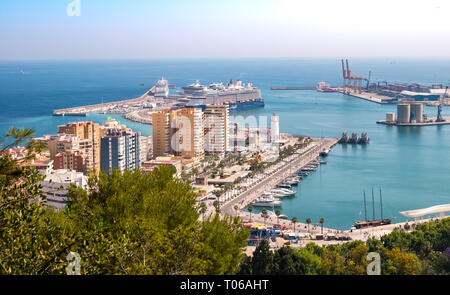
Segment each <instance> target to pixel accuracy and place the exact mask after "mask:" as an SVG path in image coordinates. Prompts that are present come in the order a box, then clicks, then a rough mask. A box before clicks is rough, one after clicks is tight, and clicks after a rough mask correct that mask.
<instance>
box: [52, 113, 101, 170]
mask: <svg viewBox="0 0 450 295" xmlns="http://www.w3.org/2000/svg"><path fill="white" fill-rule="evenodd" d="M58 133H61V134H70V135H73V136H76V137H77V138H78V139H79V141H80V150H81V151H83V153H84V154H85V155H86V163H85V165H86V169H87V170H93V169H95V170H96V171H97V172H99V171H100V161H101V158H100V140H101V136H102V134H101V130H100V125H99V124H98V123H94V122H92V121H85V122H72V123H69V124H66V125H62V126H58ZM88 141H90V143H89V142H88Z"/></svg>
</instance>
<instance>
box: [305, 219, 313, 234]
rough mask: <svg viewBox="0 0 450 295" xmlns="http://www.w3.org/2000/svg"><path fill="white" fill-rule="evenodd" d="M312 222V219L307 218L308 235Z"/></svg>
mask: <svg viewBox="0 0 450 295" xmlns="http://www.w3.org/2000/svg"><path fill="white" fill-rule="evenodd" d="M311 222H312V220H311V218H306V223H307V224H308V233H309V224H310V223H311Z"/></svg>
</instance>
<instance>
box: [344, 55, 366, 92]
mask: <svg viewBox="0 0 450 295" xmlns="http://www.w3.org/2000/svg"><path fill="white" fill-rule="evenodd" d="M341 63H342V77H343V78H344V85H343V88H344V92H346V93H350V92H351V90H352V89H353V90H354V91H355V92H358V93H361V92H362V82H363V81H368V79H367V78H363V77H360V76H358V75H356V74H355V73H353V72H352V71H350V68H349V66H348V59H346V60H345V65H344V60H343V59H342V60H341ZM345 66H346V67H345Z"/></svg>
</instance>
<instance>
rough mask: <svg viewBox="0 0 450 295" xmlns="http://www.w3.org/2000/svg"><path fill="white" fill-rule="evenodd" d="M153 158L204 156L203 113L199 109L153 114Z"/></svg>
mask: <svg viewBox="0 0 450 295" xmlns="http://www.w3.org/2000/svg"><path fill="white" fill-rule="evenodd" d="M152 120H153V123H152V124H153V157H154V158H156V157H159V156H165V155H176V156H181V157H183V158H192V157H199V156H201V155H203V112H202V110H201V109H199V108H184V109H179V110H167V111H160V112H157V113H154V114H153V118H152Z"/></svg>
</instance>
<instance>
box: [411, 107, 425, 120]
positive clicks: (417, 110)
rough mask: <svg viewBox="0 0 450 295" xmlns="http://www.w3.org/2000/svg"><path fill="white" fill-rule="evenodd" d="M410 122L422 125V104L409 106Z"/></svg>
mask: <svg viewBox="0 0 450 295" xmlns="http://www.w3.org/2000/svg"><path fill="white" fill-rule="evenodd" d="M410 120H411V122H416V123H422V122H423V104H421V103H413V104H411V115H410Z"/></svg>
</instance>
